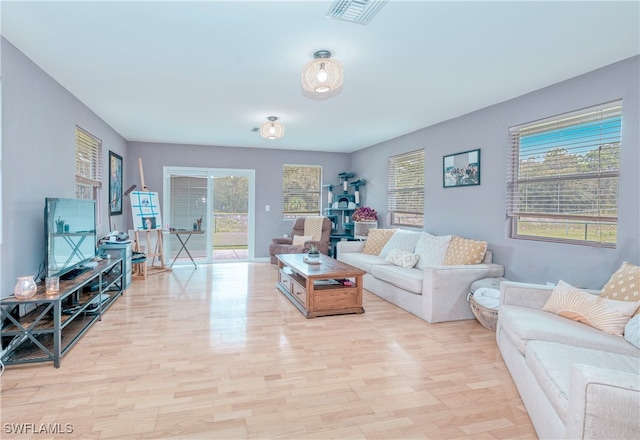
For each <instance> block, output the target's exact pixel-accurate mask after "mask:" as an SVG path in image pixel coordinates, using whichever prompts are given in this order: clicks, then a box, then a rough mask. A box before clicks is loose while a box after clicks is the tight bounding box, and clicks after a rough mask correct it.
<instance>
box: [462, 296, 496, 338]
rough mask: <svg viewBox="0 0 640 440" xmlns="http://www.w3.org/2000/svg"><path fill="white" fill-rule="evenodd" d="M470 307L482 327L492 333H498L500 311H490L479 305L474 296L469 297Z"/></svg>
mask: <svg viewBox="0 0 640 440" xmlns="http://www.w3.org/2000/svg"><path fill="white" fill-rule="evenodd" d="M469 305H470V306H471V311H472V312H473V316H475V317H476V319H477V320H478V322H479V323H480V324H482V326H483V327H484V328H486V329H488V330H491V331H492V332H495V331H496V324H498V309H490V308H488V307H485V306H483V305H481V304H478V303H477V302H476V300H475V299H474V298H473V295H471V296H469Z"/></svg>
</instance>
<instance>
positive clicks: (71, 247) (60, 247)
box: [44, 198, 98, 279]
mask: <svg viewBox="0 0 640 440" xmlns="http://www.w3.org/2000/svg"><path fill="white" fill-rule="evenodd" d="M44 236H45V240H46V241H45V261H44V264H45V274H46V276H59V277H60V278H62V279H72V278H75V277H76V276H77V275H79V274H80V273H82V272H84V271H86V270H88V269H87V268H85V267H82V265H83V264H85V263H87V262H89V261H91V260H92V259H93V258H94V257H95V256H96V244H97V242H98V241H97V234H96V202H95V201H94V200H85V199H63V198H47V199H46V202H45V207H44Z"/></svg>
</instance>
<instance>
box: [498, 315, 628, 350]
mask: <svg viewBox="0 0 640 440" xmlns="http://www.w3.org/2000/svg"><path fill="white" fill-rule="evenodd" d="M498 322H499V326H500V328H501V330H500V331H501V332H504V333H505V334H506V335H507V336H508V337H509V339H510V340H511V341H512V342H513V344H514V345H515V346H516V347H517V348H518V351H520V353H521V354H524V352H525V347H526V345H527V343H528V342H529V341H531V340H540V341H549V342H559V343H563V344H568V345H574V346H577V347H586V348H593V349H598V350H604V351H609V352H611V353H619V354H625V355H637V352H638V349H637V348H635V347H634V346H633V345H631V344H630V343H628V342H627V341H625V340H624V338H621V337H620V336H614V335H610V334H609V333H605V332H603V331H600V330H598V329H595V328H593V327H589V326H588V325H584V324H581V323H579V322H576V321H572V320H570V319H567V318H563V317H562V316H558V315H555V314H553V313H549V312H545V311H542V310H538V309H531V308H528V307H520V306H514V305H508V304H502V305H501V306H500V313H499V314H498Z"/></svg>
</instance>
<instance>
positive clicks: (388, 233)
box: [362, 229, 396, 255]
mask: <svg viewBox="0 0 640 440" xmlns="http://www.w3.org/2000/svg"><path fill="white" fill-rule="evenodd" d="M395 232H396V230H395V229H372V230H370V231H369V236H368V237H367V241H366V242H365V244H364V249H362V253H363V254H367V255H380V251H381V250H382V248H383V247H384V245H385V244H387V241H389V239H390V238H391V237H392V236H393V235H394V234H395Z"/></svg>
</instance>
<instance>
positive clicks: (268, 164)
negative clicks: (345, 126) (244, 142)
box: [125, 133, 350, 258]
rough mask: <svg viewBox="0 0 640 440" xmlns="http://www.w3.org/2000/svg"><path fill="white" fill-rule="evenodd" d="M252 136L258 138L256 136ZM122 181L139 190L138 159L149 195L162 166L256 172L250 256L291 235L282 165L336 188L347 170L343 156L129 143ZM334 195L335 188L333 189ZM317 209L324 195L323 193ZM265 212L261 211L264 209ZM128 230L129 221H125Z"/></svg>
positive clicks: (159, 183)
mask: <svg viewBox="0 0 640 440" xmlns="http://www.w3.org/2000/svg"><path fill="white" fill-rule="evenodd" d="M256 136H259V134H257V133H256ZM128 156H129V161H128V164H127V165H128V166H126V169H125V174H126V176H127V180H128V181H130V182H133V183H135V184H136V185H138V187H140V173H139V167H138V160H139V159H140V158H141V159H142V166H143V173H144V180H145V184H146V185H147V187H148V188H149V190H150V191H156V192H158V193H159V199H160V200H162V199H163V194H162V188H163V184H162V173H163V167H164V166H180V167H205V168H234V169H235V168H239V169H250V170H255V171H256V206H255V209H256V231H255V234H256V235H255V257H256V258H265V257H268V256H269V245H270V244H271V239H272V238H273V237H282V235H283V234H289V233H291V228H292V226H293V221H292V220H283V219H282V208H283V206H282V202H283V200H282V165H283V164H299V165H321V166H322V178H323V182H324V183H335V184H338V183H340V178H339V177H338V173H340V172H343V171H349V170H350V168H349V166H350V163H349V160H350V155H349V154H346V153H321V152H302V151H289V150H275V149H274V150H266V149H258V148H230V147H212V146H201V145H174V144H152V143H144V142H130V143H129V147H128ZM334 193H335V189H334ZM323 195H324V197H323V198H322V203H323V207H324V204H325V203H326V191H323ZM266 205H269V206H270V208H271V209H270V211H269V212H266V211H265V206H266ZM127 222H128V225H129V227H131V226H132V225H133V224H132V223H131V219H130V216H129V217H128V219H127Z"/></svg>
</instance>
